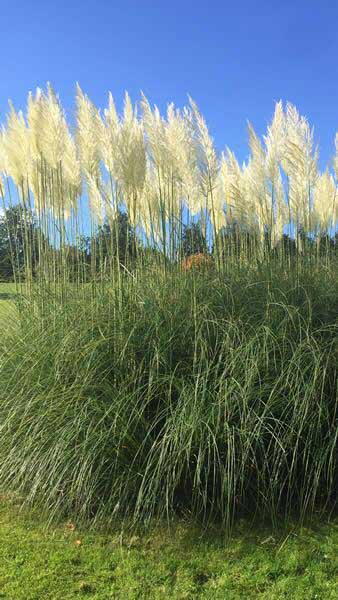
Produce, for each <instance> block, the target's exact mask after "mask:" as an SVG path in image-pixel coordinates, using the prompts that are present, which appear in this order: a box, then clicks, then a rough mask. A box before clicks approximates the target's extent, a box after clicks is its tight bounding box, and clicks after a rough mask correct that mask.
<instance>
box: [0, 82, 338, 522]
mask: <svg viewBox="0 0 338 600" xmlns="http://www.w3.org/2000/svg"><path fill="white" fill-rule="evenodd" d="M76 103H77V109H76V124H75V127H74V128H71V127H70V125H68V123H67V119H66V115H65V112H64V110H63V108H62V106H61V103H60V100H59V98H58V96H57V95H56V93H55V92H54V90H53V89H52V87H51V86H47V89H46V91H42V90H37V92H36V93H35V94H30V95H29V98H28V106H27V112H26V114H25V115H24V114H23V113H22V112H16V110H15V109H14V107H13V106H11V108H10V112H9V115H8V118H7V122H6V125H5V126H3V128H2V130H1V136H0V172H1V178H0V180H1V185H0V194H1V198H2V205H3V216H2V217H1V220H2V225H3V227H2V229H5V230H6V232H7V235H6V244H7V246H8V254H9V256H10V260H11V264H12V272H13V279H14V281H15V284H16V290H17V317H16V321H15V322H14V323H13V325H12V326H11V327H9V326H7V327H6V328H3V332H2V336H1V340H0V352H1V361H0V488H1V489H2V490H6V491H13V492H16V493H19V495H20V497H21V498H22V501H23V502H25V503H28V504H31V505H34V506H35V505H36V506H38V507H39V508H40V509H41V510H43V509H44V510H46V511H47V512H48V514H49V516H50V517H53V516H56V515H67V516H69V517H70V516H72V517H74V518H75V516H76V517H77V518H79V519H80V518H81V519H83V520H87V521H90V522H91V523H93V522H100V521H103V522H105V523H107V522H109V521H115V520H121V519H126V520H127V521H128V523H131V524H134V525H135V524H139V523H141V522H142V523H144V522H149V521H150V520H151V519H152V518H155V517H160V518H162V517H166V518H168V519H171V518H172V517H173V516H175V515H177V514H179V515H185V516H189V517H191V518H194V519H199V520H201V521H203V522H206V523H207V522H208V521H210V520H211V519H212V520H214V521H217V522H220V523H222V524H223V526H224V527H225V528H226V529H227V530H230V528H231V526H232V523H233V521H234V519H236V518H237V517H238V516H241V515H248V514H250V515H255V514H256V515H260V516H266V517H269V518H270V519H271V520H272V521H273V522H277V521H278V519H280V518H286V517H288V516H290V515H291V514H292V515H297V516H298V518H300V519H303V518H305V517H306V516H307V515H311V514H312V513H313V512H314V511H322V510H333V509H334V506H335V505H334V491H335V487H336V484H337V471H336V443H337V373H336V363H337V322H336V317H337V313H338V305H337V298H338V289H337V276H336V273H337V257H336V237H335V236H336V210H337V202H336V197H337V178H338V173H337V157H335V160H334V162H333V169H332V170H329V169H328V170H327V171H324V172H323V173H320V172H319V171H318V166H317V158H318V151H317V148H316V145H315V142H314V134H313V131H312V129H311V128H310V126H309V124H308V122H307V120H306V119H305V118H304V117H303V116H301V115H300V114H299V113H298V111H297V110H296V108H295V107H293V106H292V105H290V104H287V105H286V106H284V105H283V104H282V103H281V102H279V103H277V105H276V108H275V113H274V116H273V119H272V122H271V123H270V125H269V127H268V130H267V133H266V135H265V136H264V137H263V139H262V140H261V139H260V138H259V137H258V136H257V134H256V133H255V131H254V129H253V127H252V126H251V125H250V126H249V146H250V156H249V159H248V161H247V162H246V163H244V164H243V165H240V164H239V163H238V161H237V159H236V157H235V155H234V154H233V152H232V151H231V150H229V149H226V150H225V152H224V153H222V154H221V155H218V153H217V151H216V149H215V147H214V144H213V140H212V138H211V136H210V133H209V130H208V127H207V125H206V122H205V120H204V119H203V117H202V115H201V114H200V112H199V109H198V108H197V106H196V104H195V103H194V102H193V101H192V100H190V101H189V105H188V106H187V107H185V108H184V109H182V110H180V109H177V108H175V107H174V105H173V104H170V105H169V106H168V110H167V113H166V115H162V114H161V113H160V111H159V110H158V108H157V107H152V106H151V104H150V103H149V101H148V100H147V99H146V98H145V97H142V99H141V102H140V105H135V106H134V105H133V103H132V101H131V99H130V98H129V96H128V95H126V97H125V102H124V108H123V111H122V114H119V113H118V111H117V109H116V107H115V103H114V100H113V98H112V96H111V95H110V96H109V101H108V107H107V108H106V109H105V110H104V111H103V112H100V111H99V110H98V109H97V108H96V107H95V106H94V104H93V103H92V102H91V100H90V99H89V98H88V96H87V95H86V94H85V93H84V92H83V91H82V90H81V88H80V87H79V86H78V88H77V95H76ZM337 152H338V146H337Z"/></svg>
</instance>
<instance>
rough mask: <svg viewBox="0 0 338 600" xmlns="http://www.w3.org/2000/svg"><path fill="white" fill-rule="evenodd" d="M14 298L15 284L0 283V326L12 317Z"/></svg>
mask: <svg viewBox="0 0 338 600" xmlns="http://www.w3.org/2000/svg"><path fill="white" fill-rule="evenodd" d="M15 298H16V290H15V285H14V284H13V283H0V327H1V325H5V324H6V321H8V319H11V317H13V313H14V311H15V305H14V300H15Z"/></svg>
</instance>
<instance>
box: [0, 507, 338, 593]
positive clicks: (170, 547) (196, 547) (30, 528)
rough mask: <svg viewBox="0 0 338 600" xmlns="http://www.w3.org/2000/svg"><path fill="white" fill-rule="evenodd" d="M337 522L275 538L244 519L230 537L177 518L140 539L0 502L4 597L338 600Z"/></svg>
mask: <svg viewBox="0 0 338 600" xmlns="http://www.w3.org/2000/svg"><path fill="white" fill-rule="evenodd" d="M337 547H338V521H337V520H333V521H332V522H331V523H328V522H322V523H321V524H319V523H318V524H317V525H316V524H312V525H311V526H310V527H299V526H294V527H292V525H289V526H288V527H287V528H284V529H281V530H279V531H277V532H276V531H275V532H272V531H271V529H269V528H267V527H263V526H257V525H256V526H251V525H250V523H249V522H246V521H241V522H240V523H239V524H238V525H237V527H236V530H235V532H234V535H233V537H232V539H231V540H230V541H226V540H225V539H224V538H223V539H222V537H221V536H220V534H219V533H218V532H216V530H215V531H212V530H210V531H209V532H208V533H207V534H204V535H203V533H202V531H201V530H199V529H198V528H197V527H196V526H194V525H191V524H190V525H189V524H187V523H184V522H178V523H177V524H176V525H175V526H173V527H172V529H171V531H170V532H169V531H168V530H167V529H166V528H165V526H163V527H161V526H159V525H158V526H157V527H156V528H155V529H154V530H153V531H149V532H147V533H144V534H139V535H135V534H133V535H132V534H129V535H128V534H122V533H118V532H111V533H104V534H102V533H95V532H89V531H84V530H81V528H80V529H78V528H77V526H76V524H73V523H67V522H65V523H60V524H59V525H57V526H56V525H53V526H50V527H47V526H46V525H44V523H43V522H41V520H37V519H36V517H34V516H33V515H32V514H30V515H29V514H24V513H22V512H21V513H20V512H19V510H18V507H17V506H16V505H15V503H14V502H13V501H11V502H10V501H9V500H7V499H2V501H1V504H0V598H6V600H21V599H22V600H23V599H25V600H41V599H42V598H43V599H44V600H47V599H49V598H50V599H52V598H53V599H55V600H56V599H60V600H61V599H62V600H65V599H71V598H74V599H75V598H92V599H97V600H106V599H107V600H108V599H110V598H121V599H135V600H136V599H142V598H144V599H156V598H159V599H160V598H177V599H178V598H182V599H183V598H191V599H194V598H209V599H217V598H219V599H222V600H223V599H227V598H229V599H231V600H236V599H237V598H238V599H239V598H262V599H269V600H274V599H276V600H277V599H278V600H279V599H281V598H290V599H295V600H296V599H301V598H306V599H307V600H311V599H313V600H314V599H323V600H330V599H333V598H336V597H337V593H338V588H337V583H336V582H337V575H338V562H337V557H336V555H337Z"/></svg>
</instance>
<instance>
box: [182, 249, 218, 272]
mask: <svg viewBox="0 0 338 600" xmlns="http://www.w3.org/2000/svg"><path fill="white" fill-rule="evenodd" d="M213 264H214V261H213V259H212V258H211V256H208V255H207V254H203V253H202V252H200V253H198V254H191V256H188V257H187V258H184V259H183V260H182V270H183V271H190V270H191V269H210V268H211V267H212V266H213Z"/></svg>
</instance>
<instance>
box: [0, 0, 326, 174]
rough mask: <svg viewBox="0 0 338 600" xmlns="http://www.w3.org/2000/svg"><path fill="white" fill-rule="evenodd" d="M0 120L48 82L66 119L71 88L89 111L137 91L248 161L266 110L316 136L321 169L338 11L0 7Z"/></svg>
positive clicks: (118, 0)
mask: <svg viewBox="0 0 338 600" xmlns="http://www.w3.org/2000/svg"><path fill="white" fill-rule="evenodd" d="M0 8H1V13H0V17H1V18H0V73H1V77H0V113H1V119H3V116H4V112H5V111H6V110H7V99H8V98H9V97H11V98H12V100H13V101H14V104H15V105H16V106H17V107H18V108H20V107H22V106H24V105H25V102H26V95H27V92H28V90H31V89H34V88H35V87H36V86H37V85H39V86H44V85H45V83H46V81H48V80H49V81H51V83H52V84H53V86H54V87H55V89H56V90H57V91H58V92H59V93H60V96H61V99H62V102H63V104H64V106H65V108H66V110H67V112H68V113H69V114H72V113H73V111H74V88H75V81H79V83H80V85H81V86H82V87H83V89H84V90H85V91H86V92H87V93H88V94H89V96H90V97H91V98H92V100H93V101H94V102H95V103H96V104H98V105H99V106H104V105H105V102H106V95H107V91H108V90H111V91H112V93H113V95H114V97H115V99H116V101H117V104H118V105H120V104H121V102H122V98H123V94H124V90H126V89H127V90H128V91H129V92H130V94H131V96H132V98H133V99H136V98H138V96H139V90H141V89H142V90H143V91H144V92H145V94H146V95H147V96H148V97H149V99H150V100H151V101H152V102H154V103H157V104H158V105H159V106H160V108H161V109H165V107H166V103H167V102H168V101H171V100H172V101H174V102H175V103H176V104H178V105H183V104H184V103H185V102H186V98H187V94H188V93H189V94H190V95H191V96H192V97H193V98H194V99H195V100H196V102H197V104H198V105H199V106H200V109H201V110H202V112H203V114H204V115H205V117H206V119H207V122H208V124H209V126H210V130H211V133H212V135H213V136H214V139H215V142H216V145H217V148H218V149H223V148H224V146H225V145H228V146H230V148H232V149H233V150H234V151H235V152H236V154H237V155H238V157H239V158H240V160H243V159H245V158H246V156H247V152H248V151H247V136H246V120H247V119H249V120H250V121H251V122H252V123H253V124H254V126H255V127H256V129H257V131H258V132H259V133H263V132H264V130H265V127H266V124H267V122H268V121H269V120H270V117H271V115H272V112H273V107H274V102H275V101H276V100H279V99H284V100H289V101H290V102H292V103H294V104H296V105H297V107H298V108H299V110H300V111H301V113H302V114H305V115H306V116H307V117H308V118H309V121H310V122H311V123H312V124H314V125H315V134H316V138H317V140H318V141H319V143H320V148H321V166H322V167H325V166H326V164H327V162H328V160H329V159H330V158H331V156H332V154H333V150H334V144H333V138H334V134H335V132H336V131H337V130H338V76H337V75H338V33H337V23H338V2H336V1H335V0H331V1H325V0H324V1H323V0H322V1H314V0H293V1H291V0H284V1H283V2H277V1H276V0H275V1H273V0H272V1H271V0H270V1H266V0H257V1H251V0H242V1H241V2H227V0H223V1H221V0H217V1H215V0H208V1H207V2H205V1H199V0H195V1H190V0H189V1H185V0H181V1H178V0H173V1H172V2H168V1H166V2H164V1H162V0H157V1H156V0H153V1H150V0H139V1H132V0H123V1H122V0H110V1H109V0H105V1H103V0H96V1H94V0H81V1H80V0H68V1H65V0H57V1H55V0H54V1H53V2H51V1H50V0H44V1H41V0H26V1H24V0H16V1H14V0H11V1H8V0H1V1H0Z"/></svg>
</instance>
